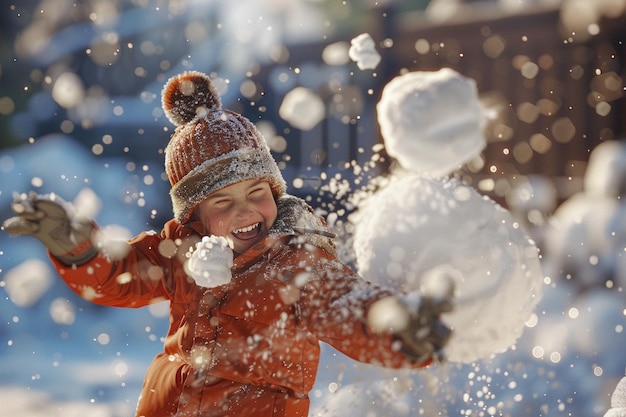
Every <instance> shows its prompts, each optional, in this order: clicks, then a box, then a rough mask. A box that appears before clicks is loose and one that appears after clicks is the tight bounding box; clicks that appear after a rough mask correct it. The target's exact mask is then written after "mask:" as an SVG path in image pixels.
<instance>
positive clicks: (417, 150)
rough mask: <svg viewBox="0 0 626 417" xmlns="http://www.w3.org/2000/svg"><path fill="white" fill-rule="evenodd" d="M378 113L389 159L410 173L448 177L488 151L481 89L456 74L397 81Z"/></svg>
mask: <svg viewBox="0 0 626 417" xmlns="http://www.w3.org/2000/svg"><path fill="white" fill-rule="evenodd" d="M376 110H377V116H378V123H379V124H380V130H381V134H382V137H383V140H384V142H385V148H386V150H387V153H389V155H390V156H391V157H393V158H395V159H396V160H397V161H398V163H399V164H400V165H401V166H402V167H403V168H404V169H406V170H409V171H413V172H428V173H429V174H430V175H433V176H445V175H448V174H450V173H452V172H454V171H456V170H457V169H458V168H459V167H461V166H462V165H463V164H465V163H467V162H469V161H470V160H471V159H473V158H474V157H476V156H478V155H479V154H480V152H482V150H483V149H484V148H485V145H486V140H485V137H484V134H483V127H484V123H485V121H486V112H485V110H484V109H483V107H482V106H481V104H480V102H479V100H478V92H477V90H476V83H475V82H474V80H472V79H470V78H467V77H464V76H462V75H461V74H459V73H457V72H456V71H454V70H452V69H449V68H443V69H441V70H439V71H416V72H409V73H406V74H404V75H400V76H398V77H396V78H394V79H392V80H391V81H390V82H389V83H387V85H386V86H385V88H384V89H383V92H382V95H381V98H380V101H379V102H378V104H377V107H376Z"/></svg>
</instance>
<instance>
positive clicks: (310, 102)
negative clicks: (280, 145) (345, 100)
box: [278, 87, 326, 130]
mask: <svg viewBox="0 0 626 417" xmlns="http://www.w3.org/2000/svg"><path fill="white" fill-rule="evenodd" d="M278 114H279V115H280V117H282V118H283V119H284V120H285V121H287V122H288V123H289V124H290V125H292V126H293V127H295V128H297V129H300V130H311V129H313V128H314V127H315V125H317V124H318V123H319V122H321V121H322V119H324V117H325V116H326V109H325V107H324V102H322V99H321V98H320V97H319V96H318V95H317V94H315V93H314V92H313V91H311V90H309V89H308V88H305V87H296V88H294V89H293V90H291V91H290V92H288V93H287V94H286V95H285V98H284V99H283V102H282V104H281V105H280V108H279V109H278Z"/></svg>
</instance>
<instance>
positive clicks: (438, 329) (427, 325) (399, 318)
mask: <svg viewBox="0 0 626 417" xmlns="http://www.w3.org/2000/svg"><path fill="white" fill-rule="evenodd" d="M438 278H439V282H437V284H436V285H429V286H424V287H423V289H422V290H421V291H419V292H414V293H412V294H410V295H408V296H407V295H403V296H389V297H386V298H383V299H381V300H379V301H377V302H376V303H374V304H373V305H372V306H371V307H370V310H369V312H368V324H369V325H370V326H371V327H372V328H374V329H375V330H378V331H381V330H385V329H386V330H387V331H391V332H392V333H393V334H394V335H395V336H396V338H397V339H399V340H400V342H401V349H400V350H401V352H402V353H404V354H405V355H406V356H408V357H409V358H411V359H413V360H415V361H416V362H426V361H427V360H430V359H433V360H436V361H442V360H444V359H445V358H444V354H443V348H444V347H445V346H446V344H447V343H448V341H449V340H450V336H451V335H452V330H451V329H450V328H449V327H448V326H447V325H446V324H444V323H443V321H442V320H441V315H442V314H443V313H446V312H450V311H452V309H453V302H452V301H453V293H454V283H453V281H452V280H451V279H450V277H448V276H439V277H438Z"/></svg>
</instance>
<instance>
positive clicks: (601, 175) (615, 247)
mask: <svg viewBox="0 0 626 417" xmlns="http://www.w3.org/2000/svg"><path fill="white" fill-rule="evenodd" d="M624 173H626V145H624V143H622V142H618V141H607V142H603V143H602V144H600V145H598V146H597V147H596V148H594V150H593V151H592V153H591V156H590V158H589V164H588V166H587V170H586V171H585V176H584V181H583V185H584V188H583V190H582V191H581V192H579V193H576V194H574V195H573V196H571V197H569V198H568V199H567V200H566V201H565V202H563V203H562V204H561V205H560V206H559V207H558V208H557V209H556V210H555V212H554V214H553V215H552V216H551V217H550V218H549V225H548V227H547V228H546V229H545V231H544V243H545V248H546V255H547V256H546V262H545V265H546V266H545V269H546V272H547V273H548V275H550V276H552V277H554V278H558V277H568V278H573V279H574V280H575V281H576V282H577V284H578V285H580V286H582V287H586V286H590V285H597V284H603V283H604V281H605V280H607V278H613V279H615V280H616V281H617V283H618V284H621V285H622V286H626V256H624V248H625V247H626V237H625V236H626V235H625V232H626V203H624V199H623V198H622V197H623V195H624V194H625V192H626V179H625V177H624Z"/></svg>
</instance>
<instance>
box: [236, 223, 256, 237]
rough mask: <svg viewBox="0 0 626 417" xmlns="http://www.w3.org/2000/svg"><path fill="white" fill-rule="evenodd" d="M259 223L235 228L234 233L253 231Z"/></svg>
mask: <svg viewBox="0 0 626 417" xmlns="http://www.w3.org/2000/svg"><path fill="white" fill-rule="evenodd" d="M258 225H259V223H256V224H252V225H250V226H246V227H242V228H241V229H237V230H233V233H234V234H237V233H246V232H251V231H253V230H254V229H256V228H257V227H258Z"/></svg>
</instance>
